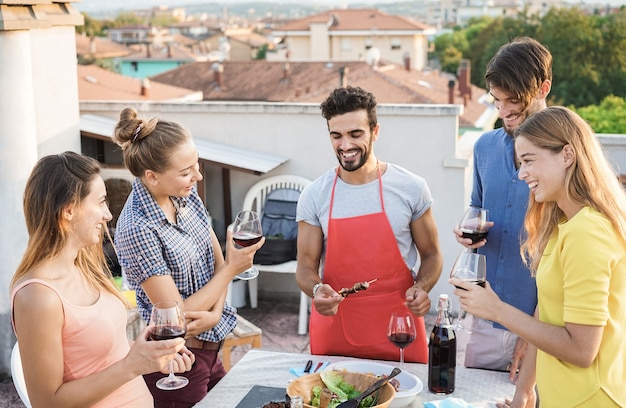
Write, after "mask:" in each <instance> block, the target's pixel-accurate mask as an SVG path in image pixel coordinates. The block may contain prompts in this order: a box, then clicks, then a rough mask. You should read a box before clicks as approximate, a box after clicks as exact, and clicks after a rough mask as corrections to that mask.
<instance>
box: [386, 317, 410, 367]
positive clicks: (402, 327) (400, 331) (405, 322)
mask: <svg viewBox="0 0 626 408" xmlns="http://www.w3.org/2000/svg"><path fill="white" fill-rule="evenodd" d="M416 335H417V334H416V331H415V320H413V315H411V314H408V313H395V312H394V313H392V314H391V318H390V319H389V330H387V338H388V339H389V341H391V342H392V343H393V344H395V345H396V346H398V347H399V348H400V368H401V369H402V370H404V348H405V347H406V346H408V345H409V344H411V343H412V342H413V341H414V340H415V336H416Z"/></svg>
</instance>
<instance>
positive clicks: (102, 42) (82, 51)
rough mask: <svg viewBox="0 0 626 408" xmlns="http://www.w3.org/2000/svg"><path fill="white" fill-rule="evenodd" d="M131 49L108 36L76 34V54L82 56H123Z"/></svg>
mask: <svg viewBox="0 0 626 408" xmlns="http://www.w3.org/2000/svg"><path fill="white" fill-rule="evenodd" d="M131 52H132V50H131V49H130V48H128V47H126V46H125V45H123V44H118V43H116V42H113V41H111V40H109V39H108V38H102V37H94V38H93V40H92V39H91V38H89V37H88V36H86V35H82V34H76V55H78V56H80V57H83V58H114V57H123V56H125V55H128V54H130V53H131Z"/></svg>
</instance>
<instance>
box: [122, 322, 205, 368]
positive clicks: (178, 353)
mask: <svg viewBox="0 0 626 408" xmlns="http://www.w3.org/2000/svg"><path fill="white" fill-rule="evenodd" d="M149 335H150V327H145V328H144V329H143V331H142V332H141V333H140V334H139V336H137V339H135V341H134V342H132V344H131V347H130V351H129V352H128V355H127V356H126V359H127V360H128V361H129V362H130V364H129V365H130V366H131V367H136V369H137V372H136V373H135V374H136V375H143V374H150V373H155V372H162V373H164V374H167V373H169V367H170V361H172V362H173V367H174V372H176V373H182V372H185V371H189V370H191V367H192V365H193V363H194V362H195V361H196V357H195V356H194V355H193V353H192V352H191V351H189V350H187V348H186V347H185V341H184V340H183V339H181V338H176V339H171V340H163V341H159V342H156V341H150V340H149V339H148V338H149Z"/></svg>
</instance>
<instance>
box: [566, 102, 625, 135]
mask: <svg viewBox="0 0 626 408" xmlns="http://www.w3.org/2000/svg"><path fill="white" fill-rule="evenodd" d="M570 108H571V109H572V110H573V111H575V112H576V113H578V114H579V115H580V116H581V117H582V118H583V119H585V120H586V121H587V122H588V123H589V125H590V126H591V128H592V129H593V130H594V131H595V132H596V133H611V134H624V133H626V100H625V99H624V98H621V97H619V96H614V95H609V96H607V97H606V98H604V99H603V100H602V102H601V103H600V105H599V106H595V105H590V106H585V107H582V108H578V109H577V108H575V107H574V106H570Z"/></svg>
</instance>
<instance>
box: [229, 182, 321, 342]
mask: <svg viewBox="0 0 626 408" xmlns="http://www.w3.org/2000/svg"><path fill="white" fill-rule="evenodd" d="M309 183H311V180H309V179H307V178H304V177H300V176H294V175H280V176H273V177H268V178H265V179H263V180H261V181H259V182H257V183H256V184H254V185H253V186H252V187H250V190H248V192H247V193H246V196H245V197H244V200H243V207H242V210H252V211H256V212H257V213H258V214H259V215H261V214H262V213H263V205H264V204H265V199H266V197H267V195H268V194H269V193H270V192H272V191H274V190H278V189H285V188H286V189H292V190H297V191H300V192H301V191H302V190H303V189H304V187H306V186H307V185H308V184H309ZM255 266H256V267H257V269H258V270H259V272H274V273H293V274H295V273H296V266H297V261H295V260H294V261H288V262H284V263H281V264H276V265H258V264H255ZM247 282H248V291H249V293H250V307H251V308H253V309H256V307H257V305H258V288H259V281H258V279H252V280H249V281H247ZM231 285H232V283H231V284H230V285H229V295H230V292H231V290H230V289H231V287H230V286H231ZM229 300H230V298H229ZM308 321H309V297H308V296H307V295H305V294H304V292H302V291H301V292H300V313H299V317H298V334H306V333H307V327H308Z"/></svg>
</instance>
